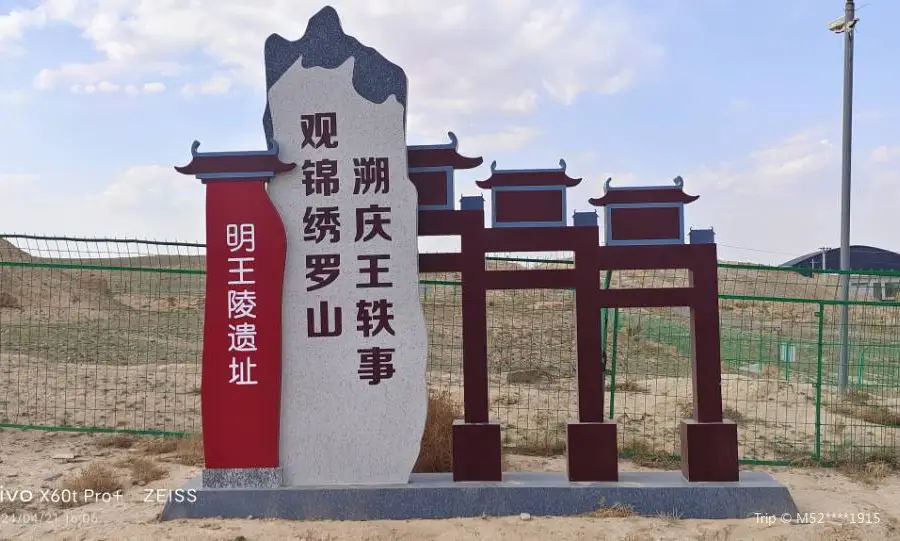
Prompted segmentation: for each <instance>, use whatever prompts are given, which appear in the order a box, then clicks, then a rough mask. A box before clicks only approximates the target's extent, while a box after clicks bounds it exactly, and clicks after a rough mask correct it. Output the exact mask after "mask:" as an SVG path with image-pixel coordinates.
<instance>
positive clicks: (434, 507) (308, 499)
mask: <svg viewBox="0 0 900 541" xmlns="http://www.w3.org/2000/svg"><path fill="white" fill-rule="evenodd" d="M185 488H186V489H192V490H195V491H196V492H195V493H193V494H194V496H195V497H192V498H186V499H185V501H182V502H174V501H173V502H170V503H168V504H166V507H165V509H164V510H163V513H162V520H175V519H182V518H208V517H223V518H247V517H253V518H279V519H289V520H314V519H323V520H405V519H442V518H454V517H477V516H482V515H487V516H510V515H518V514H520V513H529V514H531V515H533V516H572V515H581V514H584V513H590V512H592V511H595V510H597V509H598V508H600V507H611V506H613V505H616V504H621V505H627V506H630V507H631V508H632V509H633V510H634V512H635V513H637V514H639V515H645V516H656V515H659V514H669V515H676V516H680V517H682V518H706V519H712V518H746V517H754V516H756V514H757V513H760V514H769V515H772V514H774V515H779V516H780V515H781V514H783V513H791V514H794V513H796V512H797V507H796V505H795V503H794V500H793V498H792V497H791V495H790V493H789V492H788V490H787V488H786V487H785V486H784V485H782V484H781V483H779V482H778V481H776V480H775V479H774V478H773V477H772V476H771V475H769V474H768V473H765V472H758V471H749V472H741V477H740V481H739V482H736V483H688V482H687V481H686V480H685V479H684V477H683V476H682V475H681V473H680V472H622V473H621V474H620V481H619V482H616V483H571V482H569V481H568V480H567V479H566V476H565V474H563V473H507V474H504V480H503V481H501V482H457V483H454V482H453V481H452V478H451V475H450V474H413V475H412V476H411V478H410V482H409V483H407V484H396V485H365V486H362V485H360V486H328V487H298V488H293V487H284V488H276V489H237V488H230V489H213V488H203V487H201V486H200V482H199V480H198V479H195V480H192V481H191V482H190V483H188V485H187V486H185Z"/></svg>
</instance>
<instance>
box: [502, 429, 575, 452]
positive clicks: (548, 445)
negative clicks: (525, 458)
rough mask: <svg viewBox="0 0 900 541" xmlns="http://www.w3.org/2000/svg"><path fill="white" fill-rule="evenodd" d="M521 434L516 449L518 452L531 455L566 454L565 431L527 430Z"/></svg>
mask: <svg viewBox="0 0 900 541" xmlns="http://www.w3.org/2000/svg"><path fill="white" fill-rule="evenodd" d="M523 432H524V433H523V434H522V435H520V436H519V439H518V441H517V442H516V444H515V446H514V449H515V452H516V453H517V454H520V455H530V456H547V457H550V456H560V455H564V454H566V438H565V433H564V432H563V433H562V435H560V434H559V433H558V432H550V433H548V432H547V431H544V430H525V431H523Z"/></svg>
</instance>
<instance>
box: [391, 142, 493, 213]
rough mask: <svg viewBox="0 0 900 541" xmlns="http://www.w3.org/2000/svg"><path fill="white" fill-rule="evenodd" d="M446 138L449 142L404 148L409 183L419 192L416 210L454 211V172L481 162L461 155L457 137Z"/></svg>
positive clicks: (478, 159)
mask: <svg viewBox="0 0 900 541" xmlns="http://www.w3.org/2000/svg"><path fill="white" fill-rule="evenodd" d="M447 135H448V136H449V137H450V142H449V143H444V144H440V145H409V146H407V148H406V153H407V161H408V168H409V180H411V181H412V183H413V184H414V185H415V186H416V189H417V190H418V191H419V210H453V208H454V202H453V171H454V170H457V169H474V168H476V167H478V166H479V165H481V164H482V162H483V161H484V160H483V159H482V158H467V157H465V156H462V155H460V154H459V153H458V152H457V151H456V147H457V145H458V143H459V141H458V140H457V139H456V135H455V134H454V133H453V132H448V133H447Z"/></svg>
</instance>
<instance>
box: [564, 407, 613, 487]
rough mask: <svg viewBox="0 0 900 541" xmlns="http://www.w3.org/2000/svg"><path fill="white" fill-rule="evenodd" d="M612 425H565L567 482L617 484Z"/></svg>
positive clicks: (604, 422)
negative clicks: (606, 482) (615, 482)
mask: <svg viewBox="0 0 900 541" xmlns="http://www.w3.org/2000/svg"><path fill="white" fill-rule="evenodd" d="M617 442H618V439H617V438H616V422H615V421H603V422H599V423H581V422H574V423H569V424H568V426H567V432H566V458H567V460H568V464H567V467H568V471H569V481H618V480H619V449H618V448H617V446H616V444H617Z"/></svg>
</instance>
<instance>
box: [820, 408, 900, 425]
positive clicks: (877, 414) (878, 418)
mask: <svg viewBox="0 0 900 541" xmlns="http://www.w3.org/2000/svg"><path fill="white" fill-rule="evenodd" d="M831 411H833V412H834V413H838V414H840V415H846V416H847V417H852V418H854V419H859V420H860V421H865V422H867V423H872V424H875V425H882V426H900V413H897V412H895V411H893V410H891V409H889V408H886V407H884V406H858V407H853V406H849V405H842V406H838V407H833V408H831Z"/></svg>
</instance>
